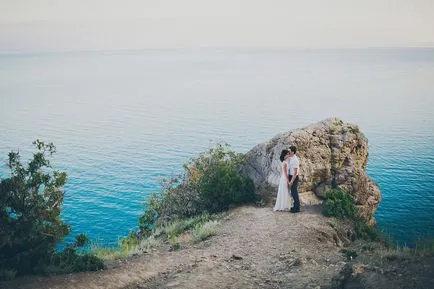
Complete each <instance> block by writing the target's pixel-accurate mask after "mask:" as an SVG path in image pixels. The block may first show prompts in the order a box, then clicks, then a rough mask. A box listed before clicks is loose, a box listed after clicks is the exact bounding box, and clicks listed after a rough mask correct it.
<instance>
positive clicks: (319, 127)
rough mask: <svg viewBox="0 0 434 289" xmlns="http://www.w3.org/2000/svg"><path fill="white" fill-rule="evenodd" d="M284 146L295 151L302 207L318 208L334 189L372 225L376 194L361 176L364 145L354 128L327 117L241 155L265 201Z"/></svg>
mask: <svg viewBox="0 0 434 289" xmlns="http://www.w3.org/2000/svg"><path fill="white" fill-rule="evenodd" d="M290 145H295V146H296V147H297V149H298V151H297V155H298V157H299V159H300V180H301V181H300V184H299V192H300V199H301V201H302V203H304V204H313V203H320V202H321V201H322V199H323V197H324V196H325V193H326V192H327V191H328V190H329V189H330V188H332V187H340V188H342V189H345V190H346V191H347V192H348V193H349V194H351V195H352V196H353V198H354V201H355V203H356V205H357V206H358V208H359V212H360V214H361V216H362V217H363V218H364V219H366V220H367V221H368V222H369V223H370V224H374V223H375V219H374V217H373V215H374V213H375V211H376V209H377V207H378V204H379V202H380V199H381V193H380V190H379V187H378V186H377V184H376V183H375V182H374V181H373V180H371V179H370V178H369V177H368V175H367V174H366V172H365V169H366V164H367V161H368V140H367V139H366V137H365V136H364V135H363V133H362V132H361V131H360V130H359V128H358V126H357V125H352V124H348V123H344V122H343V121H342V120H340V119H337V118H330V119H326V120H324V121H321V122H318V123H316V124H312V125H309V126H307V127H305V128H301V129H297V130H293V131H288V132H283V133H280V134H278V135H276V136H275V137H273V138H272V139H271V140H269V141H267V142H265V143H262V144H258V145H257V146H255V147H254V148H253V149H251V150H250V151H249V152H248V153H247V154H246V157H247V162H246V165H245V167H244V170H245V171H246V172H247V174H248V175H249V176H250V177H251V178H252V179H253V181H254V183H255V186H256V189H257V192H258V193H259V194H261V195H262V196H264V197H265V198H266V197H267V196H268V197H269V196H274V195H275V194H276V192H277V185H278V182H279V177H280V173H281V172H280V160H279V156H280V152H281V151H282V149H288V147H289V146H290Z"/></svg>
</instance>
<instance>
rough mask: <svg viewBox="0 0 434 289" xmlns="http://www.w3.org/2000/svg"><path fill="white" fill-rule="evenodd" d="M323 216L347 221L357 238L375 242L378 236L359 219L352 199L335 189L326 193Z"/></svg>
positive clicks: (371, 227)
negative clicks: (351, 225)
mask: <svg viewBox="0 0 434 289" xmlns="http://www.w3.org/2000/svg"><path fill="white" fill-rule="evenodd" d="M325 198H326V202H325V207H324V212H323V213H324V215H325V216H327V217H335V218H338V219H341V220H349V221H351V222H353V224H354V233H355V236H356V237H357V238H362V239H365V240H371V241H376V240H378V239H379V237H380V235H379V232H378V231H377V229H376V228H375V227H373V226H369V225H368V224H367V223H366V222H365V220H363V218H362V217H360V215H359V213H358V210H357V207H356V205H355V203H354V200H353V198H352V197H351V196H350V194H348V193H347V192H346V191H344V190H342V189H340V188H336V189H331V190H329V191H328V192H327V193H326V196H325Z"/></svg>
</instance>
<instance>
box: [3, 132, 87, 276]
mask: <svg viewBox="0 0 434 289" xmlns="http://www.w3.org/2000/svg"><path fill="white" fill-rule="evenodd" d="M33 145H34V146H35V148H36V152H35V153H34V154H33V158H32V159H31V160H30V161H29V162H28V163H27V165H25V164H24V163H23V162H22V161H21V155H20V153H19V152H13V151H12V152H10V153H9V160H8V163H7V166H8V167H9V177H8V178H6V179H2V180H1V182H0V271H15V272H16V274H18V275H23V274H29V273H35V272H36V271H39V272H41V271H44V269H43V268H46V267H47V266H48V265H49V264H50V262H51V261H52V260H53V258H52V257H53V256H54V257H55V256H60V255H59V253H57V252H56V250H55V246H56V244H57V243H59V242H61V241H62V240H63V238H64V237H65V236H66V235H67V234H69V232H70V227H69V226H68V225H67V224H65V223H64V222H63V220H62V219H61V218H60V213H61V211H62V206H63V199H64V189H63V186H64V185H65V184H66V181H67V174H66V173H65V172H62V171H58V170H55V169H54V168H53V167H52V165H51V160H52V157H53V154H54V153H55V152H56V148H55V146H54V145H53V143H44V142H42V141H39V140H36V141H35V142H33ZM86 241H87V240H86V238H85V237H84V236H82V235H80V236H78V237H77V241H76V243H75V244H74V245H70V246H67V250H69V253H68V254H69V255H70V256H72V255H71V254H72V253H71V250H73V251H74V254H76V252H75V248H77V247H78V246H81V245H84V243H85V242H86ZM65 251H66V250H65ZM64 253H65V252H64ZM65 254H66V253H65ZM0 278H1V276H0Z"/></svg>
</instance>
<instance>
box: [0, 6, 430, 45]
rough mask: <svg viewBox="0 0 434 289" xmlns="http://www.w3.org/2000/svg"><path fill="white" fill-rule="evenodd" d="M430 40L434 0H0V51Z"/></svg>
mask: <svg viewBox="0 0 434 289" xmlns="http://www.w3.org/2000/svg"><path fill="white" fill-rule="evenodd" d="M178 47H277V48H282V47H291V48H363V47H434V0H297V1H294V0H0V51H64V50H67V51H70V50H117V49H146V48H178Z"/></svg>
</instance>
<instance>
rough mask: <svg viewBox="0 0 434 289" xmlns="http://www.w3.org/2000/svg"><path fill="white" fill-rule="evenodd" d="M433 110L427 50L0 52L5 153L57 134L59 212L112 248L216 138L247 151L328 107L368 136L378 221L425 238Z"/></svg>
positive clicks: (429, 230)
mask: <svg viewBox="0 0 434 289" xmlns="http://www.w3.org/2000/svg"><path fill="white" fill-rule="evenodd" d="M433 107H434V50H432V49H376V50H373V49H371V50H306V51H304V50H212V49H202V50H162V51H158V50H149V51H136V52H76V53H45V54H0V121H1V122H0V123H1V126H0V162H1V163H2V164H5V163H6V157H7V153H8V152H9V151H10V150H12V149H13V150H17V149H20V151H21V152H22V153H23V154H24V155H25V156H26V155H27V156H28V155H29V152H31V151H32V149H31V142H32V141H33V140H35V139H36V138H40V139H43V140H47V141H52V142H54V143H55V145H56V146H57V149H58V153H57V155H56V159H55V165H56V167H58V168H61V169H63V170H65V171H67V172H68V174H69V182H68V184H67V186H66V198H65V209H64V212H63V218H64V219H65V220H66V221H67V222H68V223H69V224H71V225H72V228H73V232H74V233H79V232H85V233H87V234H88V235H89V236H90V237H91V239H93V240H94V241H98V242H100V243H102V244H115V243H116V242H117V240H118V238H119V237H122V236H125V235H126V234H128V232H129V230H130V229H133V228H135V226H136V224H137V218H138V216H139V215H140V213H141V211H142V209H143V205H144V200H145V197H146V196H147V195H149V194H150V193H152V192H155V191H157V190H158V188H159V179H160V178H161V177H167V176H172V175H174V174H177V173H179V172H180V171H181V170H182V164H183V163H185V162H186V161H187V160H188V159H189V158H190V157H193V156H194V155H196V154H197V153H199V152H202V151H204V150H206V149H208V148H209V147H211V146H212V143H213V142H216V141H226V142H227V143H229V144H231V145H232V148H233V149H235V150H237V151H240V152H247V151H248V150H249V149H250V148H252V147H253V146H254V145H256V144H258V143H260V142H263V141H266V140H267V139H269V138H271V137H273V136H274V135H275V134H277V133H279V132H282V131H286V130H291V129H295V128H299V127H303V126H305V125H308V124H310V123H313V122H317V121H319V120H322V119H324V118H327V117H330V116H337V117H340V118H342V119H343V120H344V121H347V122H352V123H357V124H359V125H360V127H361V130H362V131H363V132H364V133H365V135H366V136H367V137H368V139H369V149H370V157H369V163H368V174H369V175H370V176H371V177H372V178H373V179H374V180H375V181H376V182H377V183H378V184H379V186H380V187H381V190H382V193H383V200H382V202H381V205H380V207H379V209H378V212H377V215H376V217H377V220H378V226H379V228H381V229H382V230H385V231H386V232H388V234H390V235H391V236H393V237H395V238H396V239H398V240H399V241H400V242H402V243H412V242H413V241H414V240H416V239H417V238H424V237H431V238H433V237H434V223H433V221H432V220H433V218H434V189H433V187H434V172H433V165H434V157H433V156H434V148H433V143H434V115H433ZM0 177H1V178H5V177H7V169H6V167H5V166H2V167H1V168H0Z"/></svg>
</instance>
